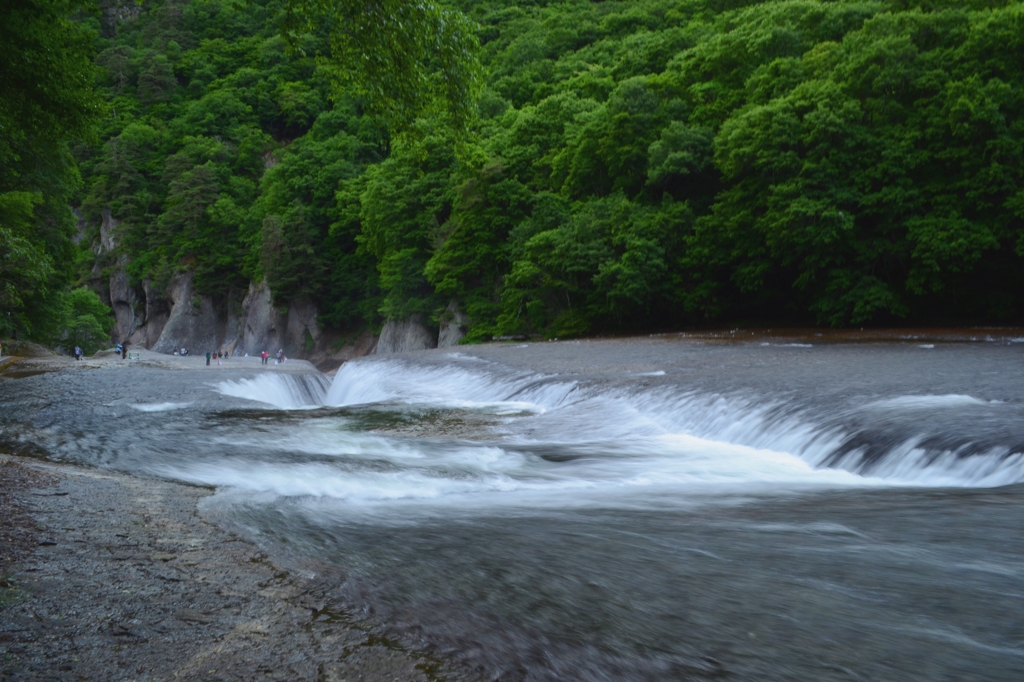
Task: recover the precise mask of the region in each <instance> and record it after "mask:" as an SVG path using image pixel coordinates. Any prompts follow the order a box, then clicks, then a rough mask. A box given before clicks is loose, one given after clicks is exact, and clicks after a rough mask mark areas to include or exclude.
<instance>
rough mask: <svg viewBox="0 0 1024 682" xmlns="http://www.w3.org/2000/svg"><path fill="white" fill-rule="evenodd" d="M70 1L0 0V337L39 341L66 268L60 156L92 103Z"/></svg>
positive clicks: (66, 164)
mask: <svg viewBox="0 0 1024 682" xmlns="http://www.w3.org/2000/svg"><path fill="white" fill-rule="evenodd" d="M87 6H88V5H87V3H85V2H81V1H79V0H54V1H52V2H51V1H47V2H37V1H35V0H24V1H18V2H3V3H0V10H2V12H3V17H4V19H3V22H0V45H3V49H2V50H0V334H3V335H10V334H12V333H13V332H14V331H16V330H18V331H21V332H22V333H25V334H26V335H27V336H30V337H36V338H44V337H47V336H48V335H50V334H51V333H52V332H53V331H54V330H55V329H56V327H57V326H58V325H59V324H60V321H61V320H62V315H61V303H60V293H61V292H62V291H63V290H64V288H65V287H66V285H67V283H68V280H69V279H70V276H71V272H72V268H73V266H74V248H73V246H72V244H71V235H72V232H73V229H74V221H73V218H72V215H71V211H70V209H69V207H68V201H69V200H70V198H71V195H72V193H73V192H74V191H75V190H76V189H77V188H78V185H79V181H80V178H79V175H78V172H77V170H76V168H75V165H74V162H73V160H72V158H71V154H70V152H69V146H70V144H71V143H72V142H73V141H75V140H76V139H80V138H89V137H90V136H91V134H92V126H93V124H94V123H95V121H96V120H97V118H98V117H99V116H100V115H101V113H102V110H103V107H102V98H101V97H99V96H98V95H97V93H96V92H95V90H94V88H93V86H92V80H93V77H94V74H95V67H94V66H93V64H92V61H91V58H92V41H93V39H94V37H95V36H94V33H93V31H92V30H91V28H90V25H89V22H85V21H82V22H76V21H74V20H73V15H74V14H75V13H78V12H80V11H81V10H83V9H84V8H86V7H87Z"/></svg>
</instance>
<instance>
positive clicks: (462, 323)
mask: <svg viewBox="0 0 1024 682" xmlns="http://www.w3.org/2000/svg"><path fill="white" fill-rule="evenodd" d="M117 227H118V221H117V220H116V219H114V218H112V217H111V215H110V212H109V210H108V211H104V213H103V221H102V223H101V225H100V239H99V242H98V243H97V244H96V245H95V249H96V252H97V254H98V255H99V254H103V253H116V251H115V249H116V248H117V240H116V230H117ZM109 272H110V274H109V276H108V277H106V278H104V279H103V280H102V281H98V282H97V284H98V286H97V288H99V289H101V292H100V293H101V294H102V295H104V298H105V299H106V300H107V301H109V303H110V307H111V309H112V310H113V311H114V317H115V319H116V326H115V327H114V331H113V333H112V341H114V342H118V341H124V340H126V339H127V340H128V341H130V342H131V343H132V344H133V345H135V346H136V347H143V348H146V349H148V350H153V351H156V352H158V353H173V352H174V351H179V352H180V351H181V349H183V348H184V349H187V350H188V352H189V353H192V354H203V353H206V352H207V351H223V352H227V353H230V354H231V355H245V354H249V355H259V354H260V353H261V352H263V351H264V350H266V351H268V352H269V353H271V354H272V355H273V354H274V353H276V352H277V351H278V350H284V352H285V354H286V355H288V356H289V357H297V358H303V359H306V360H310V361H311V362H313V363H314V364H316V365H317V366H318V367H320V368H321V369H332V368H334V367H337V366H338V365H339V364H341V363H342V362H344V361H346V360H349V359H352V358H354V357H359V356H362V355H367V354H369V353H379V354H385V353H407V352H410V351H416V350H424V349H428V348H438V347H441V348H445V347H448V346H454V345H456V344H457V343H458V342H459V340H460V339H461V338H462V337H463V336H465V334H466V329H467V327H468V325H469V320H468V319H467V317H466V315H465V314H464V313H462V312H461V311H460V309H459V306H458V303H457V302H456V301H454V300H453V301H452V302H451V303H450V304H449V306H448V308H447V310H446V311H445V313H444V314H443V315H442V316H441V320H440V329H439V330H434V329H431V328H430V327H428V326H427V325H426V324H424V322H423V321H422V320H421V318H420V317H419V316H418V315H417V316H413V317H412V318H410V319H408V320H388V321H387V322H386V323H385V325H384V328H383V329H382V330H381V333H380V335H379V336H378V335H375V334H372V333H370V332H369V331H361V332H356V333H345V332H336V331H329V330H324V329H321V327H320V325H319V324H318V322H317V317H318V315H319V310H318V308H317V305H316V303H315V302H313V301H311V300H309V299H306V298H298V299H295V300H292V301H289V302H288V303H287V305H285V306H281V307H275V306H274V304H273V296H272V292H271V291H270V288H269V287H268V286H267V284H266V282H252V283H250V285H249V289H248V291H246V292H245V293H244V294H242V293H241V292H236V291H228V292H227V293H226V294H224V295H221V296H218V297H212V296H208V295H201V294H198V293H196V290H195V286H194V277H193V274H192V273H191V272H183V273H179V274H178V275H176V276H175V277H174V278H173V279H172V280H171V282H170V283H169V284H168V285H167V287H166V288H165V289H164V290H162V291H161V290H158V289H156V288H155V287H154V286H153V284H152V283H151V282H149V281H144V282H142V283H141V284H135V285H133V284H132V283H131V282H130V280H129V277H128V273H127V270H126V263H125V262H124V260H123V259H122V260H119V261H118V265H117V266H115V267H113V268H111V270H110V271H109ZM94 275H95V276H96V277H97V278H100V277H101V275H100V272H99V270H98V269H97V270H96V271H94Z"/></svg>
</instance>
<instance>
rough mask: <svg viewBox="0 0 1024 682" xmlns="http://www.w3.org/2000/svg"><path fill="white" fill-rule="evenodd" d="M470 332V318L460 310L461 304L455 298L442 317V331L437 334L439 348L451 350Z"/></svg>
mask: <svg viewBox="0 0 1024 682" xmlns="http://www.w3.org/2000/svg"><path fill="white" fill-rule="evenodd" d="M468 330H469V318H468V317H467V316H466V313H464V312H462V310H460V309H459V302H458V301H456V300H455V299H454V298H453V299H452V300H451V303H449V304H448V307H447V308H445V310H444V313H443V314H442V315H441V329H440V331H438V333H437V347H438V348H449V347H451V346H457V345H458V344H459V341H460V340H461V339H462V337H464V336H465V335H466V332H467V331H468Z"/></svg>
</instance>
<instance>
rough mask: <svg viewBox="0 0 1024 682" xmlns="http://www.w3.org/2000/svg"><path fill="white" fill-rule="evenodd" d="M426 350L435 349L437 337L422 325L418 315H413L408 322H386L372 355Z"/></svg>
mask: <svg viewBox="0 0 1024 682" xmlns="http://www.w3.org/2000/svg"><path fill="white" fill-rule="evenodd" d="M428 348H437V337H436V336H435V335H434V333H433V331H431V330H430V329H428V328H427V326H426V325H424V324H423V322H422V321H421V317H420V315H419V314H415V315H413V316H412V317H411V318H409V319H408V320H388V321H387V322H386V323H385V324H384V328H383V329H381V330H380V339H379V340H378V341H377V348H376V349H375V350H374V353H376V354H377V355H386V354H388V353H408V352H409V351H415V350H426V349H428Z"/></svg>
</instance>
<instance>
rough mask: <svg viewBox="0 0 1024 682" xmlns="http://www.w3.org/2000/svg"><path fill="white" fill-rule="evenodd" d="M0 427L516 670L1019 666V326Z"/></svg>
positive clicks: (412, 369)
mask: <svg viewBox="0 0 1024 682" xmlns="http://www.w3.org/2000/svg"><path fill="white" fill-rule="evenodd" d="M0 399H2V400H3V403H4V410H3V412H2V414H0V428H2V431H0V448H2V449H4V450H7V451H16V452H22V453H26V454H36V455H42V456H46V457H49V458H53V459H57V460H65V461H74V462H78V463H83V464H91V465H95V466H101V467H110V468H116V469H122V470H126V471H132V472H136V473H140V474H143V475H155V476H161V477H168V478H173V479H176V480H182V481H187V482H193V483H199V484H204V485H212V486H215V487H216V489H217V492H216V494H215V495H214V496H212V497H211V498H208V499H207V501H206V502H205V503H204V508H203V512H204V513H205V514H206V515H207V516H208V517H209V518H211V519H213V520H215V521H217V522H219V523H222V524H225V525H227V526H229V527H232V528H233V529H236V530H238V531H239V532H242V533H244V534H246V535H248V536H249V537H251V538H252V539H254V540H255V541H256V542H258V543H260V544H261V545H263V546H264V547H266V548H267V549H268V551H271V552H273V553H274V554H275V556H277V558H278V559H279V560H280V561H282V562H285V563H288V562H294V565H295V566H301V567H304V568H305V569H306V570H315V571H317V572H318V573H320V574H321V577H322V578H323V579H324V580H329V581H333V582H332V585H333V588H332V589H333V592H334V593H335V595H336V596H337V597H338V599H339V600H342V601H343V603H345V604H346V606H347V608H348V609H349V611H350V613H351V614H356V615H357V617H364V616H365V617H369V618H372V619H374V620H376V621H378V622H383V623H387V624H388V627H389V629H390V630H391V631H392V632H393V633H394V634H395V635H396V636H398V637H400V638H402V639H404V640H405V641H406V642H408V643H409V644H411V645H415V646H423V647H426V648H430V649H432V650H435V651H439V652H443V653H444V654H445V655H447V656H450V657H452V658H454V659H456V660H460V661H462V662H463V663H464V664H466V665H467V666H470V667H472V668H475V669H477V670H479V671H482V672H484V673H485V675H486V677H487V678H489V679H503V680H574V679H576V680H676V679H679V680H683V679H788V680H830V679H835V680H858V679H864V680H868V679H872V680H874V679H879V680H882V679H884V680H945V679H948V680H964V679H979V680H981V679H984V680H1004V679H1005V680H1016V679H1021V676H1022V674H1024V531H1022V527H1024V483H1022V482H1024V344H1018V343H1014V342H1013V340H1004V341H998V342H991V343H955V344H954V343H949V344H943V343H934V344H918V343H884V344H882V343H872V344H828V343H813V342H811V343H786V342H785V341H777V342H773V341H755V342H749V343H724V342H700V341H693V340H685V339H679V338H675V337H665V338H656V339H627V340H608V341H593V342H562V343H552V344H519V345H515V344H511V345H492V346H479V347H462V348H459V349H458V350H457V351H443V350H441V351H432V352H423V353H416V354H409V355H406V356H390V357H389V356H384V357H379V358H377V357H372V358H365V359H362V360H358V361H354V362H350V363H348V364H346V365H344V366H343V368H342V369H341V370H340V371H339V372H338V374H337V375H336V377H335V378H334V379H333V381H332V380H330V379H328V378H326V377H324V376H322V375H318V374H308V375H301V374H279V373H276V372H275V371H274V370H273V369H267V370H265V371H262V370H261V368H259V366H256V367H253V368H252V369H251V370H244V371H217V370H207V371H198V370H196V371H169V370H158V369H148V368H145V367H131V368H116V369H103V370H97V369H84V368H83V369H77V368H76V369H75V370H68V371H64V372H59V373H51V374H45V375H39V376H31V377H25V378H21V379H13V380H3V381H0Z"/></svg>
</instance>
